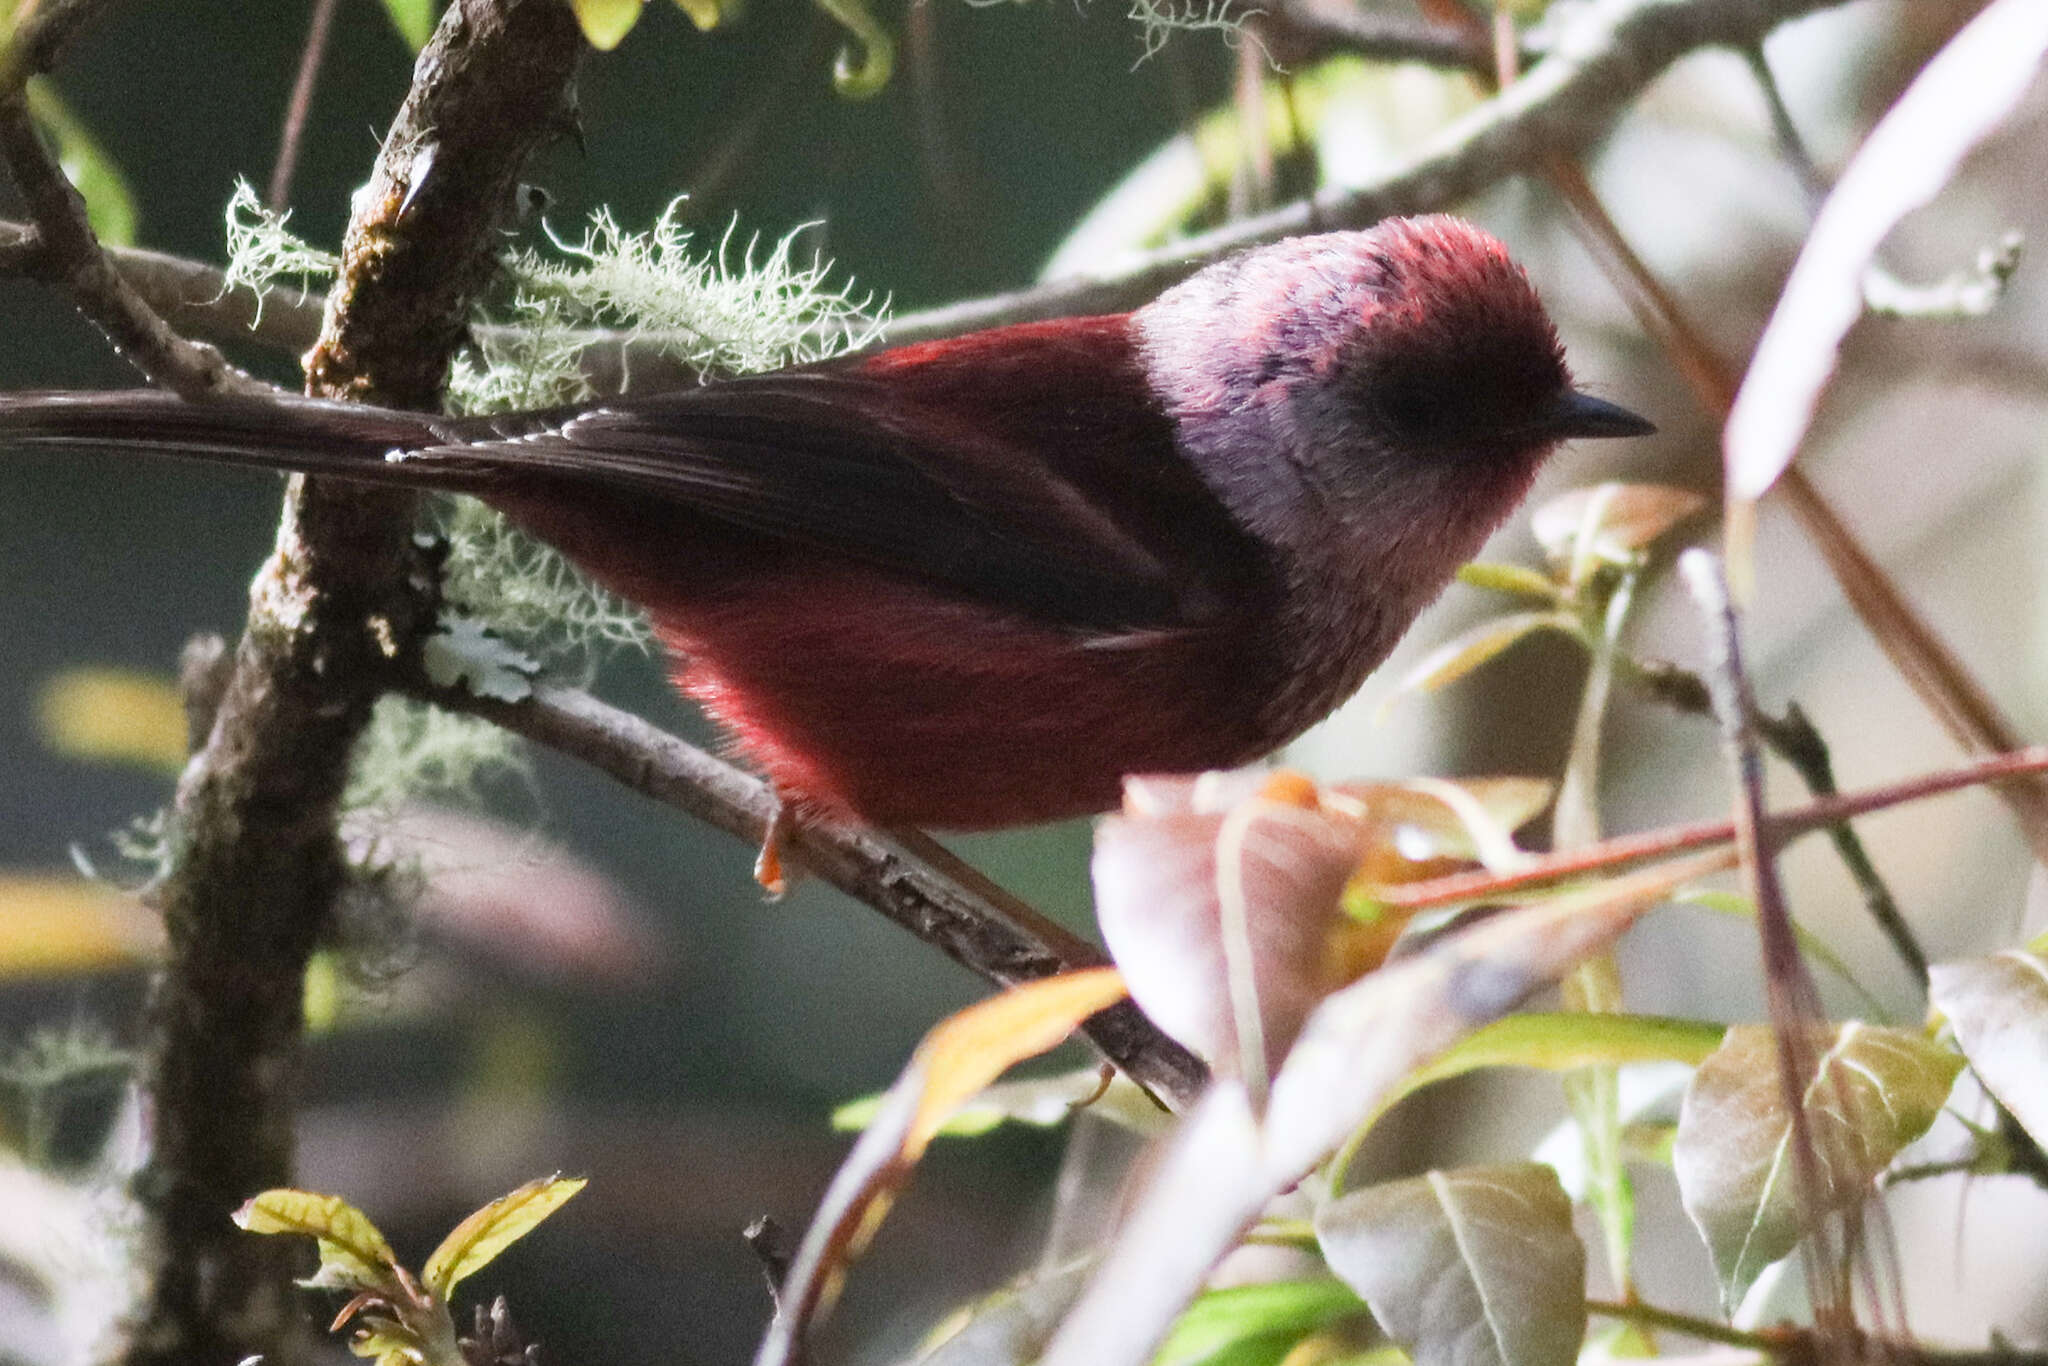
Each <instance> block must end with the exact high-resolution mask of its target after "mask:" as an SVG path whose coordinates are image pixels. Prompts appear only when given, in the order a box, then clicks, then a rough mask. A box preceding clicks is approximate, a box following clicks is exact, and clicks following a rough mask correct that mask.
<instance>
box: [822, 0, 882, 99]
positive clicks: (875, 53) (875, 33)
mask: <svg viewBox="0 0 2048 1366" xmlns="http://www.w3.org/2000/svg"><path fill="white" fill-rule="evenodd" d="M818 8H819V9H821V10H823V11H825V13H827V14H829V15H831V16H832V17H833V18H834V19H835V20H837V21H838V22H839V25H840V27H842V28H844V29H845V30H846V31H847V32H848V33H851V34H852V35H853V38H854V44H857V45H858V48H859V55H858V56H856V55H855V48H854V46H853V45H849V46H847V47H843V48H841V49H839V56H838V57H837V58H836V59H835V60H834V61H833V63H832V85H833V88H834V89H836V90H838V92H839V93H840V94H842V95H844V96H846V98H848V99H850V100H864V99H867V98H869V97H870V96H874V95H879V94H881V93H882V87H883V86H885V85H887V84H888V83H889V77H890V76H891V75H892V74H893V73H894V72H895V70H896V40H895V39H894V38H892V37H891V36H890V35H889V30H888V29H886V28H884V27H882V23H881V21H880V20H879V19H877V18H875V16H874V14H873V12H872V11H870V10H869V9H868V6H867V0H818Z"/></svg>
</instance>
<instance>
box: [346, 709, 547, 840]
mask: <svg viewBox="0 0 2048 1366" xmlns="http://www.w3.org/2000/svg"><path fill="white" fill-rule="evenodd" d="M508 774H509V775H512V776H514V777H516V778H517V779H518V780H520V781H521V782H522V783H524V782H527V781H529V780H530V777H531V771H530V766H529V764H528V762H527V756H526V752H525V751H524V749H522V748H521V747H520V743H519V741H518V739H517V738H516V737H514V736H513V735H511V734H510V733H509V732H507V731H504V730H501V729H500V728H499V727H497V726H494V725H492V724H490V723H489V722H487V721H483V720H480V719H478V718H476V717H473V716H458V715H456V714H455V713H453V712H446V711H442V710H440V709H439V708H436V707H430V706H427V705H426V704H424V703H421V702H415V701H412V700H411V699H410V698H404V697H384V698H381V699H379V700H378V702H377V707H376V710H375V712H374V713H372V715H371V718H370V725H369V728H368V729H367V730H365V731H364V732H363V737H362V739H361V740H359V741H358V742H357V743H356V753H355V764H354V766H353V771H352V772H351V773H350V775H349V784H348V791H347V793H346V794H345V795H344V796H343V798H342V803H343V805H344V806H346V807H348V808H349V809H351V810H354V811H367V812H373V813H379V812H381V813H390V812H395V811H396V810H397V809H398V808H399V806H400V805H402V804H403V803H405V802H407V801H410V800H413V799H415V798H420V797H435V796H445V797H451V798H457V799H461V800H465V801H469V800H474V799H475V798H477V797H478V796H479V795H480V793H481V791H482V788H483V787H484V785H485V784H486V782H488V781H490V780H492V779H496V778H500V777H503V776H505V775H508Z"/></svg>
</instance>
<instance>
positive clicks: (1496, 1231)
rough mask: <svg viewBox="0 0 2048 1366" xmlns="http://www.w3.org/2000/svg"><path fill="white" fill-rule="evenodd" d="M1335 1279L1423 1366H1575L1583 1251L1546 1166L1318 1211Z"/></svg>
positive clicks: (1567, 1205)
mask: <svg viewBox="0 0 2048 1366" xmlns="http://www.w3.org/2000/svg"><path fill="white" fill-rule="evenodd" d="M1316 1236H1317V1238H1318V1239H1319V1240H1320V1241H1321V1243H1322V1247H1323V1255H1324V1256H1325V1257H1326V1258H1327V1259H1328V1261H1329V1263H1330V1269H1331V1270H1332V1271H1335V1272H1336V1273H1337V1274H1338V1275H1339V1276H1341V1277H1343V1278H1344V1280H1345V1281H1346V1282H1348V1283H1349V1284H1350V1285H1351V1286H1352V1288H1353V1289H1355V1290H1357V1291H1358V1293H1359V1294H1360V1295H1362V1296H1364V1298H1365V1300H1366V1302H1367V1303H1368V1304H1370V1305H1371V1306H1372V1311H1373V1317H1374V1318H1376V1319H1378V1320H1379V1322H1380V1326H1381V1327H1383V1328H1384V1329H1386V1331H1387V1335H1388V1336H1389V1337H1391V1338H1393V1339H1394V1340H1395V1341H1396V1342H1398V1343H1400V1344H1401V1345H1402V1346H1404V1347H1406V1348H1407V1349H1408V1352H1409V1355H1410V1356H1412V1357H1413V1358H1414V1360H1415V1363H1416V1366H1571V1363H1572V1362H1573V1361H1574V1360H1575V1359H1576V1358H1577V1356H1578V1351H1579V1343H1580V1341H1581V1340H1582V1339H1583V1338H1584V1337H1585V1334H1586V1295H1585V1282H1586V1249H1585V1247H1584V1245H1583V1244H1581V1243H1580V1242H1579V1238H1578V1235H1577V1234H1576V1233H1575V1232H1573V1230H1572V1203H1571V1201H1570V1200H1569V1199H1567V1198H1566V1196H1565V1193H1564V1189H1563V1188H1562V1187H1561V1186H1559V1185H1558V1183H1557V1173H1555V1172H1553V1171H1552V1170H1551V1169H1550V1168H1548V1167H1545V1166H1543V1165H1541V1164H1539V1163H1534V1162H1525V1163H1518V1164H1515V1165H1511V1166H1498V1167H1467V1168H1462V1169H1460V1170H1457V1171H1449V1172H1429V1173H1427V1174H1426V1175H1423V1176H1418V1177H1413V1178H1410V1179H1408V1180H1405V1181H1390V1182H1387V1183H1385V1184H1383V1185H1377V1186H1367V1187H1365V1188H1364V1189H1362V1190H1355V1191H1352V1192H1350V1193H1349V1194H1347V1195H1344V1196H1342V1197H1340V1198H1338V1199H1336V1200H1333V1201H1331V1202H1330V1203H1328V1204H1326V1205H1324V1206H1323V1207H1322V1208H1321V1209H1319V1210H1318V1211H1316Z"/></svg>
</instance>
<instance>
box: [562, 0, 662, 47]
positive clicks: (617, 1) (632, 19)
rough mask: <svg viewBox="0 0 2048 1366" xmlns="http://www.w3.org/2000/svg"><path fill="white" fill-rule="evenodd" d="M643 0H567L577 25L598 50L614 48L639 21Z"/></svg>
mask: <svg viewBox="0 0 2048 1366" xmlns="http://www.w3.org/2000/svg"><path fill="white" fill-rule="evenodd" d="M643 3H644V0H569V7H570V8H571V9H573V10H575V11H576V24H577V26H578V27H579V28H581V29H582V30H583V36H584V37H585V38H586V39H588V40H589V42H590V45H591V46H592V47H594V48H596V49H597V50H598V51H599V52H610V51H611V50H612V49H613V48H615V47H617V46H618V45H619V43H620V41H621V40H623V39H624V38H625V36H626V35H627V34H628V33H631V32H632V31H633V25H635V24H637V23H639V22H640V7H641V5H642V4H643Z"/></svg>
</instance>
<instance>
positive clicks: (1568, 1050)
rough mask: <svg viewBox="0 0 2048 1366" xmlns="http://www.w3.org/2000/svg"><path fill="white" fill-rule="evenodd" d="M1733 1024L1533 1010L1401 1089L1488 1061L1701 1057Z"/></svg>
mask: <svg viewBox="0 0 2048 1366" xmlns="http://www.w3.org/2000/svg"><path fill="white" fill-rule="evenodd" d="M1726 1033H1727V1026H1725V1025H1718V1024H1710V1023H1708V1022H1707V1021H1704V1020H1679V1019H1672V1018H1670V1017H1668V1016H1662V1015H1616V1014H1608V1013H1596V1012H1588V1011H1558V1012H1554V1013H1545V1012H1539V1011H1529V1012H1525V1013H1523V1014H1519V1015H1509V1016H1506V1017H1504V1018H1502V1019H1498V1020H1495V1021H1494V1022H1493V1023H1492V1024H1490V1025H1487V1026H1486V1027H1485V1028H1483V1029H1479V1030H1475V1031H1473V1032H1472V1033H1470V1034H1468V1035H1466V1036H1465V1037H1464V1038H1462V1039H1460V1040H1459V1041H1458V1042H1457V1043H1455V1044H1453V1045H1452V1046H1451V1047H1450V1048H1449V1049H1447V1050H1445V1051H1444V1052H1443V1053H1441V1054H1439V1055H1438V1056H1437V1057H1436V1058H1435V1059H1433V1060H1432V1061H1430V1062H1429V1063H1428V1064H1426V1065H1425V1066H1422V1067H1418V1068H1416V1069H1415V1071H1413V1072H1411V1073H1409V1075H1408V1079H1407V1080H1406V1081H1405V1082H1403V1083H1402V1084H1401V1087H1400V1090H1399V1091H1398V1092H1397V1093H1396V1094H1397V1096H1401V1095H1407V1094H1408V1093H1409V1092H1411V1091H1417V1090H1420V1089H1421V1088H1422V1087H1424V1086H1427V1085H1429V1084H1430V1083H1432V1082H1438V1081H1443V1080H1445V1079H1446V1078H1449V1077H1456V1076H1462V1075H1464V1074H1465V1073H1467V1072H1474V1071H1478V1070H1479V1069H1480V1068H1484V1067H1530V1068H1536V1069H1538V1070H1540V1071H1545V1072H1568V1071H1571V1070H1573V1069H1574V1068H1579V1067H1616V1066H1621V1065H1624V1064H1628V1063H1644V1062H1684V1063H1693V1064H1698V1063H1700V1062H1702V1061H1704V1060H1705V1059H1706V1058H1707V1056H1708V1055H1709V1054H1711V1053H1712V1052H1713V1051H1714V1050H1715V1049H1716V1048H1718V1047H1720V1045H1721V1040H1722V1037H1723V1036H1724V1035H1725V1034H1726Z"/></svg>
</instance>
